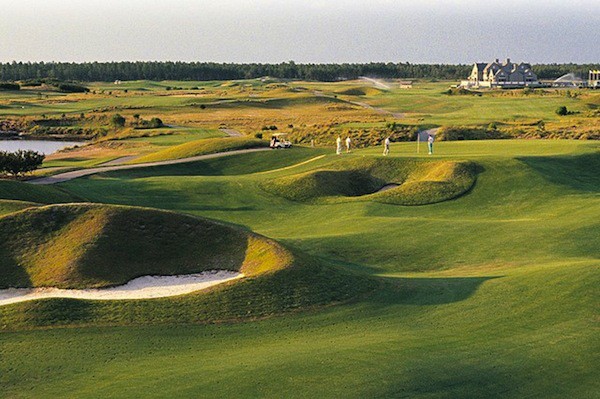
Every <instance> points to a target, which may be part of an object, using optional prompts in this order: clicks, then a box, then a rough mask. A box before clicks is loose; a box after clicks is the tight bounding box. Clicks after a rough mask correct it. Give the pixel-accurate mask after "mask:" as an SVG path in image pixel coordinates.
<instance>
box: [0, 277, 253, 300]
mask: <svg viewBox="0 0 600 399" xmlns="http://www.w3.org/2000/svg"><path fill="white" fill-rule="evenodd" d="M243 276H244V275H243V274H241V273H238V272H231V271H227V270H213V271H207V272H202V273H197V274H185V275H179V276H142V277H138V278H135V279H133V280H131V281H129V282H128V283H127V284H123V285H119V286H116V287H108V288H89V289H79V290H76V289H61V288H7V289H2V290H0V306H3V305H9V304H11V303H17V302H24V301H31V300H34V299H43V298H74V299H91V300H124V299H151V298H164V297H169V296H175V295H183V294H189V293H191V292H194V291H199V290H202V289H206V288H208V287H212V286H214V285H217V284H221V283H224V282H226V281H230V280H235V279H238V278H241V277H243Z"/></svg>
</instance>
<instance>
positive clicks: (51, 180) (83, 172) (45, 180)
mask: <svg viewBox="0 0 600 399" xmlns="http://www.w3.org/2000/svg"><path fill="white" fill-rule="evenodd" d="M270 150H271V149H270V148H263V147H261V148H248V149H245V150H235V151H226V152H217V153H214V154H205V155H196V156H194V157H188V158H181V159H169V160H166V161H156V162H145V163H138V164H130V165H113V166H98V167H95V168H89V169H79V170H73V171H70V172H65V173H59V174H57V175H54V176H48V177H41V178H39V179H33V180H29V181H27V183H31V184H40V185H48V184H56V183H62V182H65V181H69V180H73V179H77V178H78V177H83V176H89V175H93V174H96V173H103V172H112V171H115V170H126V169H138V168H149V167H153V166H164V165H175V164H180V163H188V162H196V161H203V160H205V159H213V158H220V157H227V156H230V155H239V154H247V153H250V152H258V151H270Z"/></svg>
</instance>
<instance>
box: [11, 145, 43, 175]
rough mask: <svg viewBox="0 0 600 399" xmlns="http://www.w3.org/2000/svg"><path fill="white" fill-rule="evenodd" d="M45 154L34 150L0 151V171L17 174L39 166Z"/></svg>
mask: <svg viewBox="0 0 600 399" xmlns="http://www.w3.org/2000/svg"><path fill="white" fill-rule="evenodd" d="M45 157H46V156H45V155H44V154H41V153H39V152H36V151H31V150H19V151H16V152H5V151H2V152H0V172H1V173H9V174H11V175H13V176H18V175H21V174H24V173H29V172H31V171H34V170H36V169H37V168H39V167H40V165H41V164H42V162H44V158H45Z"/></svg>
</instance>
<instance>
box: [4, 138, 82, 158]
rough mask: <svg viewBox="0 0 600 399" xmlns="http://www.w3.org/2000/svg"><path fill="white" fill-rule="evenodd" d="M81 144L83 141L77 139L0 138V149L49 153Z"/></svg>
mask: <svg viewBox="0 0 600 399" xmlns="http://www.w3.org/2000/svg"><path fill="white" fill-rule="evenodd" d="M82 144H83V142H77V141H57V140H21V139H9V140H0V151H9V152H14V151H18V150H33V151H37V152H41V153H43V154H46V155H50V154H52V153H53V152H56V151H58V150H60V149H62V148H65V147H72V146H74V145H82Z"/></svg>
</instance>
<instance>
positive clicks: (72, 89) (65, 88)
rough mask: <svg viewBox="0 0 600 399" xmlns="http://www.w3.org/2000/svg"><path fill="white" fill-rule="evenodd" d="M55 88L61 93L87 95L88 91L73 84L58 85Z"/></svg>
mask: <svg viewBox="0 0 600 399" xmlns="http://www.w3.org/2000/svg"><path fill="white" fill-rule="evenodd" d="M57 87H58V90H60V91H62V92H63V93H87V92H88V91H90V89H88V88H87V87H85V86H82V85H77V84H74V83H60V84H59V85H58V86H57Z"/></svg>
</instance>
